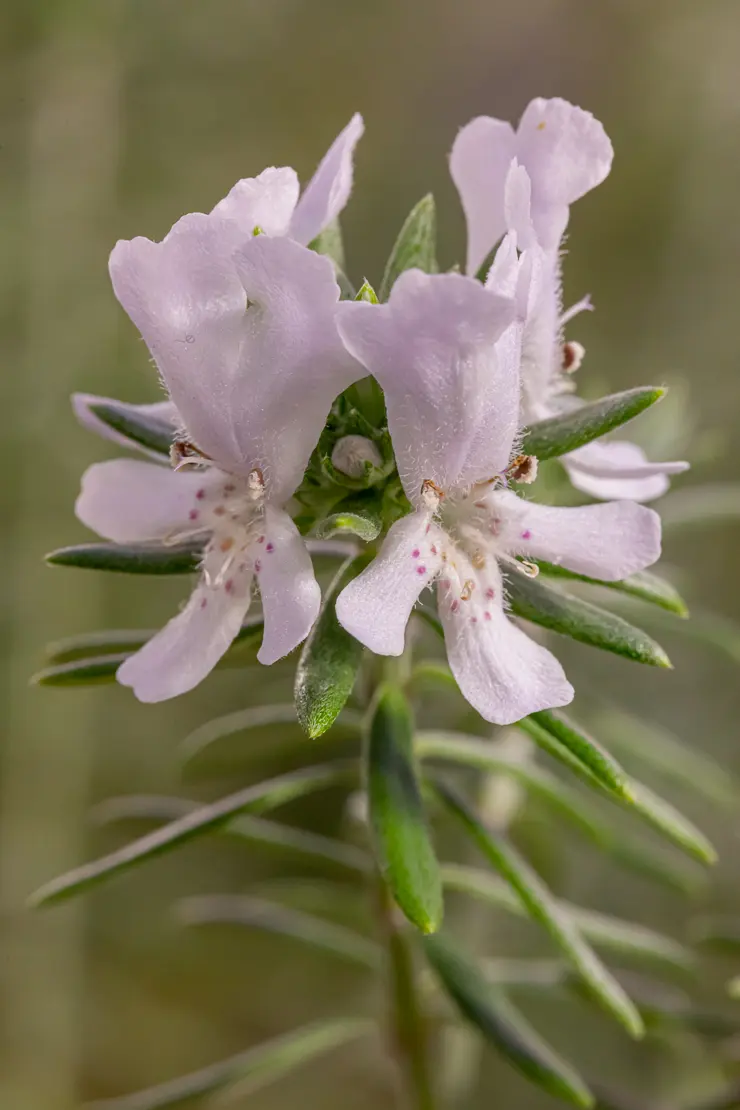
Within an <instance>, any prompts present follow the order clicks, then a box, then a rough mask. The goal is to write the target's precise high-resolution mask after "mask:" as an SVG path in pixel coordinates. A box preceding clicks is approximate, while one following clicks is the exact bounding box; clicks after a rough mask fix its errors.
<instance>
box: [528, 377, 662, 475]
mask: <svg viewBox="0 0 740 1110" xmlns="http://www.w3.org/2000/svg"><path fill="white" fill-rule="evenodd" d="M663 396H665V390H664V389H656V388H654V387H653V386H643V387H641V388H639V389H627V390H625V392H624V393H613V394H611V396H609V397H602V398H601V399H600V400H598V401H590V402H588V403H586V404H584V405H581V407H580V408H577V409H575V410H573V411H572V412H567V413H564V414H563V415H562V416H551V417H550V418H549V419H547V420H540V421H539V422H538V423H537V424H532V425H530V427H529V428H527V429H526V431H525V432H524V439H523V441H522V447H521V450H522V451H523V452H524V453H525V454H527V455H536V457H537V458H538V459H539V460H540V461H543V460H545V459H554V458H557V457H558V456H559V455H567V454H568V453H569V452H571V451H575V450H576V449H577V448H578V447H584V446H585V445H586V444H587V443H591V441H592V440H594V439H598V438H599V436H603V435H606V433H607V432H611V431H613V430H614V429H615V428H619V427H620V425H622V424H626V423H627V421H628V420H632V419H633V418H634V417H635V416H639V414H640V413H641V412H644V411H645V409H647V408H649V407H650V405H654V404H655V402H656V401H660V399H661V398H662V397H663Z"/></svg>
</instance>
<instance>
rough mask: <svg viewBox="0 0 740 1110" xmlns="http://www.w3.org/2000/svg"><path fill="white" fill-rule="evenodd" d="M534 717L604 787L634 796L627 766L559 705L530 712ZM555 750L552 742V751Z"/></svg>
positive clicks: (620, 795) (538, 735) (535, 735)
mask: <svg viewBox="0 0 740 1110" xmlns="http://www.w3.org/2000/svg"><path fill="white" fill-rule="evenodd" d="M530 719H531V720H532V721H534V722H535V724H537V725H539V726H540V728H542V729H544V730H545V731H546V732H548V733H549V734H550V736H552V738H553V739H554V740H555V741H556V742H557V743H558V744H561V745H562V746H563V747H564V748H565V749H566V750H567V751H568V752H569V753H570V755H572V756H573V758H574V759H576V760H577V761H578V762H579V763H581V764H582V765H583V766H584V767H585V768H586V769H587V770H588V771H590V773H591V774H592V775H593V776H594V777H595V778H597V779H598V780H599V782H600V783H601V785H602V786H603V787H605V788H606V789H607V790H609V791H610V792H611V793H612V794H616V795H617V797H618V798H626V799H627V800H628V801H631V800H632V793H631V788H630V786H629V776H628V775H627V772H626V771H625V770H624V768H623V767H621V766H620V765H619V763H618V762H617V761H616V759H614V757H613V756H612V755H611V754H610V753H609V752H608V751H606V749H605V748H604V747H602V745H601V744H599V742H598V740H594V738H593V737H592V736H589V735H588V733H587V732H585V731H584V730H583V729H582V728H580V726H578V725H576V724H575V723H574V722H573V721H571V719H570V718H569V717H567V716H566V715H565V713H562V712H560V711H558V710H555V709H542V710H540V711H539V712H538V713H532V714H530ZM522 727H524V722H522ZM530 735H531V736H532V739H533V740H534V741H535V742H537V741H538V739H541V733H540V732H539V731H534V732H532V733H531V734H530ZM551 750H552V749H551V747H550V746H549V745H548V751H551Z"/></svg>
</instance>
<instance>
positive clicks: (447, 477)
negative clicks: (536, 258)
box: [337, 270, 660, 724]
mask: <svg viewBox="0 0 740 1110" xmlns="http://www.w3.org/2000/svg"><path fill="white" fill-rule="evenodd" d="M515 315H516V306H515V302H514V300H513V299H512V298H511V297H502V296H500V295H496V294H493V293H491V292H490V291H487V290H486V289H484V288H483V287H482V286H481V285H480V284H479V283H477V282H476V281H474V280H473V279H471V278H466V277H462V276H459V275H454V274H446V275H436V276H431V277H430V276H428V275H425V274H422V273H420V272H419V271H416V270H411V271H408V272H406V273H405V274H403V275H402V276H401V277H400V278H399V280H398V281H397V282H396V284H395V286H394V288H393V291H392V293H391V297H390V300H389V302H388V304H387V305H369V304H343V305H341V306H340V310H339V314H338V319H339V330H340V334H341V335H342V337H343V339H344V342H345V344H346V346H347V348H348V350H349V351H350V352H351V353H352V354H353V355H354V356H355V357H356V358H357V359H359V361H360V362H362V363H364V365H365V366H366V367H367V369H368V370H369V371H370V372H371V373H372V374H374V376H375V377H376V378H377V379H378V381H379V382H380V384H381V386H382V387H383V389H384V391H385V397H386V403H387V409H388V423H389V428H390V433H391V437H392V439H393V444H394V447H395V451H396V459H397V461H398V467H399V474H400V476H401V480H402V482H403V486H404V489H405V491H406V494H407V496H408V498H409V500H410V501H411V503H412V505H413V510H414V511H413V512H412V513H410V514H409V515H407V516H405V517H404V518H402V519H401V520H400V521H398V522H397V523H396V524H394V525H393V527H392V528H391V529H390V531H389V533H388V535H387V537H386V539H385V541H384V543H383V546H382V549H381V551H380V554H379V555H378V556H377V557H376V559H375V560H374V561H373V562H372V563H371V564H370V566H369V567H368V568H367V570H365V571H364V572H363V573H362V574H361V575H360V576H359V577H358V578H356V579H355V580H354V581H353V582H352V583H350V585H348V586H347V587H346V588H345V589H344V590H343V592H342V594H341V595H340V597H339V598H338V601H337V615H338V618H339V620H340V622H341V623H342V625H343V626H344V627H345V628H346V629H347V630H348V631H349V632H351V633H352V635H353V636H355V637H356V638H357V639H358V640H360V641H361V642H362V643H363V644H365V645H366V646H367V647H369V648H371V649H372V650H373V651H375V652H377V653H378V654H381V655H400V654H401V652H402V651H403V648H404V636H405V629H406V624H407V622H408V619H409V616H410V614H411V611H412V609H413V607H414V605H415V603H416V601H417V599H418V597H419V595H420V593H421V591H422V590H423V589H424V588H425V587H428V586H430V585H431V584H432V583H433V582H434V581H435V580H436V581H437V583H438V585H437V599H438V608H439V613H440V617H441V620H442V624H443V626H444V632H445V641H446V645H447V654H448V658H449V662H450V667H451V668H452V671H453V673H454V675H455V678H456V679H457V681H458V684H459V686H460V689H461V690H462V692H463V694H464V695H465V697H466V698H467V699H468V701H469V702H470V703H471V704H472V705H473V706H474V707H475V708H476V709H477V710H478V712H480V713H481V714H482V715H483V716H484V717H485V718H486V719H487V720H489V721H494V722H496V723H498V724H508V723H510V722H512V721H516V720H519V719H520V718H521V717H523V716H526V715H527V714H528V713H531V712H534V711H535V710H538V709H543V708H546V707H552V706H559V705H565V704H567V703H568V702H569V701H570V700H571V699H572V697H573V690H572V687H571V686H570V684H569V682H568V681H567V679H566V677H565V675H564V673H563V670H562V668H561V666H560V664H559V663H558V661H557V660H556V659H555V658H554V656H553V655H551V654H550V652H549V651H547V650H546V649H545V648H544V647H542V646H541V645H539V644H537V643H536V642H535V641H534V640H532V639H530V638H529V637H528V636H527V635H526V634H525V633H524V632H523V631H522V630H521V629H520V628H518V627H517V626H516V625H515V624H513V623H512V622H511V621H510V620H509V618H508V616H507V614H506V609H505V576H506V575H507V574H510V573H515V574H516V573H520V572H521V564H519V563H518V562H517V556H522V557H524V558H543V559H547V560H549V561H551V562H555V563H561V564H562V565H563V566H565V567H568V568H570V569H572V570H574V571H576V572H579V573H583V574H587V575H591V576H594V577H598V578H602V579H607V580H616V579H620V578H623V577H624V576H625V575H628V574H631V573H632V572H634V571H637V570H639V569H641V568H643V567H646V566H648V565H650V564H651V563H652V562H654V561H655V560H656V559H657V558H658V555H659V552H660V521H659V518H658V517H657V515H656V514H655V513H654V512H652V510H650V509H646V508H644V507H643V506H640V505H635V504H633V503H630V502H616V503H613V504H607V505H592V506H586V507H584V508H574V509H560V508H551V507H546V506H542V505H535V504H533V503H531V502H528V501H524V500H522V499H521V498H520V497H518V496H517V495H516V494H515V493H513V492H512V491H510V490H508V489H507V488H506V480H507V477H508V476H510V475H511V469H512V468H516V466H517V465H518V464H517V462H514V463H513V464H512V454H513V453H514V451H515V439H516V434H517V429H518V412H519V375H518V367H519V353H520V352H519V349H518V347H519V344H518V342H517V325H516V320H515ZM527 569H531V568H527V567H526V566H525V567H524V570H525V571H526V570H527Z"/></svg>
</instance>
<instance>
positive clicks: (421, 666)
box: [409, 659, 460, 694]
mask: <svg viewBox="0 0 740 1110" xmlns="http://www.w3.org/2000/svg"><path fill="white" fill-rule="evenodd" d="M409 686H410V688H411V689H412V690H413V691H414V692H416V691H417V690H425V689H427V688H431V689H432V690H435V691H441V690H450V691H453V692H454V693H457V694H459V693H460V688H459V687H458V685H457V682H456V681H455V676H454V675H453V673H452V671H451V670H450V668H449V667H448V666H447V664H446V663H438V662H436V660H433V659H425V660H423V661H422V662H421V663H417V664H416V665H415V666H414V669H413V670H412V672H411V677H410V679H409Z"/></svg>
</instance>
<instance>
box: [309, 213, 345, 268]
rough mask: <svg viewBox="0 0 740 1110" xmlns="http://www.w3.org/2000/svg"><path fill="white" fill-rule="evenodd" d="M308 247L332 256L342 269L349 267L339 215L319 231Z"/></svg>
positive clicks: (318, 252)
mask: <svg viewBox="0 0 740 1110" xmlns="http://www.w3.org/2000/svg"><path fill="white" fill-rule="evenodd" d="M308 249H309V250H310V251H316V253H317V254H323V255H325V256H326V257H327V258H330V259H331V260H332V262H333V263H334V265H335V266H337V267H338V268H339V269H340V270H345V269H346V268H347V267H346V262H345V258H344V243H343V241H342V228H341V225H340V223H339V218H338V217H336V216H335V217H334V219H333V220H331V221H330V222H329V223H328V224H327V225H326V227H325V228H324V230H323V231H320V232H319V234H318V235H317V236H316V238H315V239H313V240H312V241H311V242H310V243H309V244H308Z"/></svg>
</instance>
